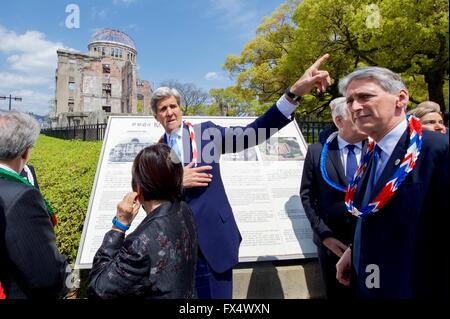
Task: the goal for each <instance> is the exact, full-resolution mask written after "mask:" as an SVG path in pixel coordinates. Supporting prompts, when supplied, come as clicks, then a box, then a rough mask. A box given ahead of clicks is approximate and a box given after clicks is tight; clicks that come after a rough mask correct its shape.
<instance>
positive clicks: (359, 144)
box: [337, 134, 362, 151]
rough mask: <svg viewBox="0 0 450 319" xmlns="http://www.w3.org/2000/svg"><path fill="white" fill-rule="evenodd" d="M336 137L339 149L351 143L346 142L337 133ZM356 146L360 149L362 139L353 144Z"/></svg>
mask: <svg viewBox="0 0 450 319" xmlns="http://www.w3.org/2000/svg"><path fill="white" fill-rule="evenodd" d="M337 139H338V145H339V150H340V151H342V149H343V148H345V147H346V146H347V145H348V144H351V143H349V142H347V141H346V140H344V139H343V138H342V137H341V136H340V135H339V134H338V136H337ZM353 145H355V146H356V148H357V149H362V141H359V142H358V143H355V144H353Z"/></svg>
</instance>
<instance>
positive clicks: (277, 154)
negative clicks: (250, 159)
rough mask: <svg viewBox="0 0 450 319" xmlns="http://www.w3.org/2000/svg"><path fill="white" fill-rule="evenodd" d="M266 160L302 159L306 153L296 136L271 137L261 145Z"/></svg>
mask: <svg viewBox="0 0 450 319" xmlns="http://www.w3.org/2000/svg"><path fill="white" fill-rule="evenodd" d="M259 149H260V151H261V156H262V159H263V160H264V161H277V160H278V161H300V160H303V159H304V155H303V153H302V151H301V149H300V144H299V143H298V142H297V139H296V138H295V137H293V136H292V137H278V138H270V139H268V140H266V141H265V142H264V143H262V144H260V145H259Z"/></svg>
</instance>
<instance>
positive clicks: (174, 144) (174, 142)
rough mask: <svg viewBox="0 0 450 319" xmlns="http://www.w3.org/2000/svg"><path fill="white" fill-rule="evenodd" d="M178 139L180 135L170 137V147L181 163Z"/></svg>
mask: <svg viewBox="0 0 450 319" xmlns="http://www.w3.org/2000/svg"><path fill="white" fill-rule="evenodd" d="M177 138H178V135H177V134H175V133H173V134H172V135H170V140H169V146H170V148H171V149H172V150H173V151H174V152H175V154H176V155H177V157H178V159H179V161H180V162H181V152H180V148H179V147H178V144H177Z"/></svg>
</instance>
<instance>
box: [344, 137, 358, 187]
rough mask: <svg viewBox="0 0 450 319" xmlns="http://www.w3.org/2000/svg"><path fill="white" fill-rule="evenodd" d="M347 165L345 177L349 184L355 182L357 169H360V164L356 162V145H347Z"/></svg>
mask: <svg viewBox="0 0 450 319" xmlns="http://www.w3.org/2000/svg"><path fill="white" fill-rule="evenodd" d="M346 147H347V149H348V153H347V165H346V168H345V176H346V177H347V182H348V183H350V182H351V181H352V180H353V176H354V175H355V172H356V169H357V168H358V163H357V161H356V155H355V147H356V145H353V144H347V146H346Z"/></svg>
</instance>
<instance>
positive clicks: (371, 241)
mask: <svg viewBox="0 0 450 319" xmlns="http://www.w3.org/2000/svg"><path fill="white" fill-rule="evenodd" d="M407 131H408V130H407ZM407 131H405V133H404V134H403V136H402V137H401V139H400V140H399V142H398V144H397V146H396V147H395V149H394V152H393V153H392V156H391V157H390V159H389V160H388V162H387V164H386V167H385V169H384V170H383V172H382V173H381V176H380V178H379V180H378V182H377V184H376V186H375V190H374V196H375V194H378V192H379V191H380V190H381V189H382V187H383V186H384V185H385V184H386V182H387V181H388V180H389V179H390V178H391V177H392V175H393V173H394V170H395V169H396V168H397V166H396V163H395V162H397V159H400V160H402V159H403V157H404V155H405V153H406V149H407V147H408V140H409V139H408V138H407ZM448 145H449V141H448V138H447V137H446V136H445V135H444V134H441V133H436V132H431V131H425V130H424V131H423V146H422V150H421V153H420V155H419V158H418V160H417V162H416V166H415V168H414V169H413V170H412V171H411V172H410V173H409V175H408V176H407V177H406V179H405V180H404V182H403V184H402V185H401V186H400V187H399V189H398V190H397V192H396V193H395V194H394V196H393V197H392V198H391V200H390V202H388V203H387V204H386V206H385V207H384V208H382V209H381V210H380V211H378V212H376V213H375V214H374V215H372V216H369V217H367V218H364V219H361V218H359V219H358V222H357V226H356V231H355V241H354V245H353V265H354V267H355V271H356V274H357V282H356V284H357V289H358V293H359V296H360V297H361V298H395V299H397V298H402V299H403V298H433V299H442V300H448V297H449V270H450V265H449V257H448V253H449V250H448V237H447V236H446V235H447V233H448V222H447V221H448V219H447V218H446V217H447V216H448V214H449V205H448V191H449V175H448V169H449V167H448V166H449V148H448ZM367 175H368V174H366V175H365V176H363V179H362V186H361V187H358V191H357V194H356V199H355V206H356V207H358V208H359V207H360V205H361V201H362V198H363V195H364V189H365V186H364V185H365V183H367ZM374 196H373V197H374ZM371 264H372V265H377V266H378V268H379V279H380V288H372V289H369V288H367V286H366V284H365V281H366V278H367V276H368V275H371V274H374V271H373V270H371V269H370V268H371V267H372V266H371V267H369V269H368V271H367V272H366V267H367V266H368V265H371ZM370 279H371V278H369V280H370Z"/></svg>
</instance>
